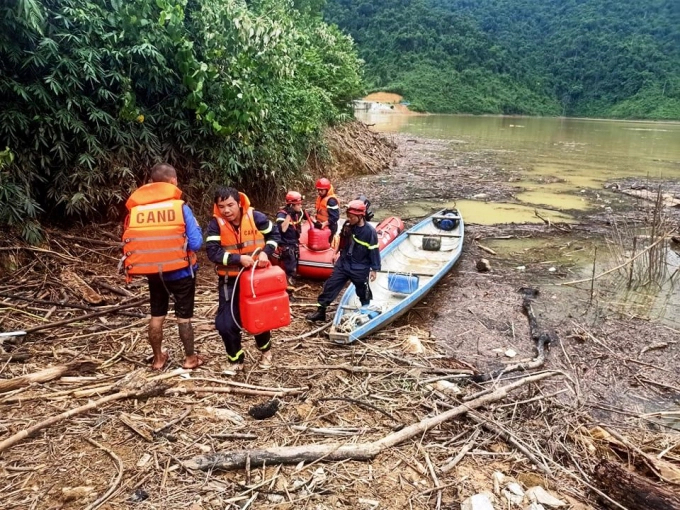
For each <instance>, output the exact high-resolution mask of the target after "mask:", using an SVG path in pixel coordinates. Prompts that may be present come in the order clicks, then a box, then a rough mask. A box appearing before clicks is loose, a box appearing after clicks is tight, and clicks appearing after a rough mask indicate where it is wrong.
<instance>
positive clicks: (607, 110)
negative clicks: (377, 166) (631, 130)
mask: <svg viewBox="0 0 680 510" xmlns="http://www.w3.org/2000/svg"><path fill="white" fill-rule="evenodd" d="M325 16H326V19H327V20H328V21H329V22H333V23H337V24H338V25H339V26H340V27H341V28H342V29H343V30H346V31H348V32H349V33H350V34H351V35H352V36H353V37H354V39H355V41H356V42H357V45H358V48H359V53H360V55H361V56H362V57H363V58H364V60H365V61H366V69H365V75H366V80H367V84H368V85H369V87H370V88H372V89H375V90H387V91H393V92H397V93H400V94H402V95H404V96H405V97H406V99H407V100H409V101H410V102H411V104H412V107H413V108H415V109H419V110H426V111H430V112H443V113H446V112H450V113H457V112H464V113H504V114H539V115H569V116H589V117H595V116H597V117H621V118H648V119H680V4H678V2H677V1H674V0H650V1H649V2H637V1H633V0H621V1H618V2H601V1H600V0H385V1H383V2H371V1H368V0H329V1H328V4H327V6H326V9H325Z"/></svg>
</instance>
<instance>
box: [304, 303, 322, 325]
mask: <svg viewBox="0 0 680 510" xmlns="http://www.w3.org/2000/svg"><path fill="white" fill-rule="evenodd" d="M307 320H308V321H311V322H326V307H325V306H319V307H317V309H316V312H312V313H308V314H307Z"/></svg>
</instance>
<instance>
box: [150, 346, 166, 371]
mask: <svg viewBox="0 0 680 510" xmlns="http://www.w3.org/2000/svg"><path fill="white" fill-rule="evenodd" d="M169 357H170V356H169V355H168V351H161V355H160V357H159V358H158V359H156V357H155V356H154V358H153V363H151V370H156V371H160V370H163V368H165V364H166V363H167V362H168V358H169Z"/></svg>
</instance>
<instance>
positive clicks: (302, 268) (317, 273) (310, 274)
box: [298, 216, 404, 280]
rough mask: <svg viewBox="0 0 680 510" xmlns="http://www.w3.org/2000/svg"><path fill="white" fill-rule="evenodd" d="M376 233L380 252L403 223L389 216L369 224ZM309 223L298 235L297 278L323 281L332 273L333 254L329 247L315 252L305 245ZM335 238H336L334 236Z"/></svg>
mask: <svg viewBox="0 0 680 510" xmlns="http://www.w3.org/2000/svg"><path fill="white" fill-rule="evenodd" d="M342 224H343V220H341V221H340V222H339V223H338V231H339V230H340V229H342ZM371 224H372V225H373V226H374V227H375V230H376V231H377V233H378V245H379V246H380V250H382V249H383V248H384V247H385V246H387V245H388V244H390V243H391V242H392V241H394V240H395V239H396V238H397V236H398V235H399V234H401V232H402V231H403V230H404V222H403V221H401V219H400V218H397V217H396V216H391V217H389V218H387V219H385V220H383V221H381V222H380V223H379V224H378V225H375V223H371ZM308 230H309V222H305V223H303V224H302V232H301V234H300V261H299V262H298V276H301V277H303V278H311V279H314V280H325V279H327V278H328V277H329V276H330V275H331V273H332V272H333V254H334V253H335V250H334V249H333V248H332V247H331V248H328V249H326V250H321V251H315V250H312V249H310V248H309V246H308V244H307V239H308ZM336 238H337V236H336Z"/></svg>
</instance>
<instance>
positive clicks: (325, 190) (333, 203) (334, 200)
mask: <svg viewBox="0 0 680 510" xmlns="http://www.w3.org/2000/svg"><path fill="white" fill-rule="evenodd" d="M316 192H317V194H318V195H317V197H316V221H315V222H314V228H318V229H321V228H323V227H325V226H328V228H329V229H330V231H331V234H330V241H331V242H332V240H333V236H335V233H336V232H337V231H338V220H339V219H340V204H339V203H338V197H336V196H335V190H334V189H333V185H332V184H331V181H329V180H328V179H326V178H325V177H322V178H321V179H319V180H318V181H316Z"/></svg>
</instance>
